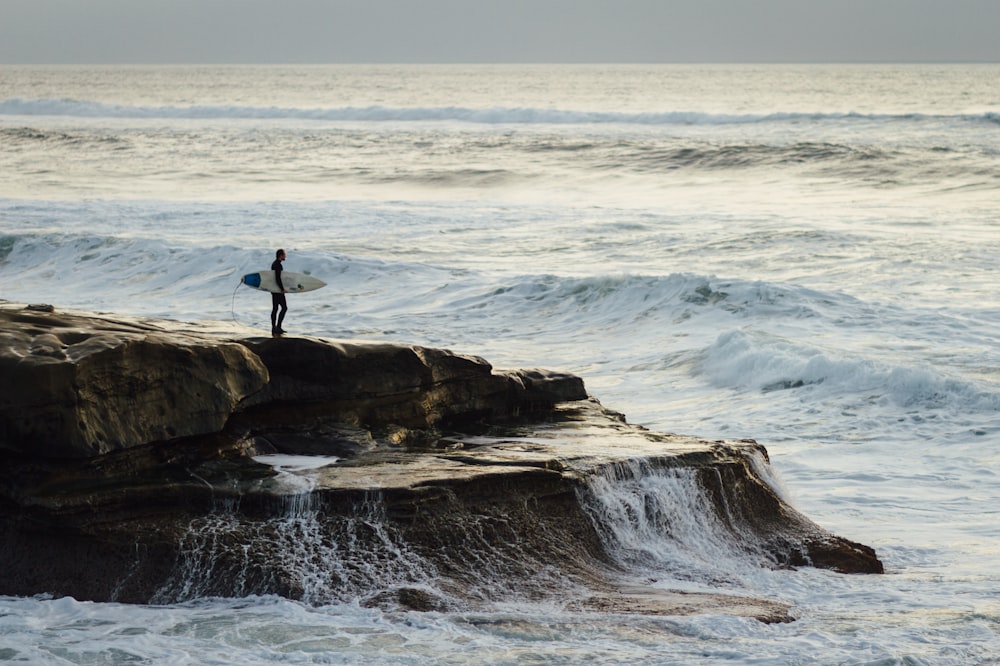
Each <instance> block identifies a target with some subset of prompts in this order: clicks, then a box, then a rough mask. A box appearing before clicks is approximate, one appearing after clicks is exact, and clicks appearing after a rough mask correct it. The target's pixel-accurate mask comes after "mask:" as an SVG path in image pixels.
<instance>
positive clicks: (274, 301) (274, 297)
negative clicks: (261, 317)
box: [271, 294, 284, 334]
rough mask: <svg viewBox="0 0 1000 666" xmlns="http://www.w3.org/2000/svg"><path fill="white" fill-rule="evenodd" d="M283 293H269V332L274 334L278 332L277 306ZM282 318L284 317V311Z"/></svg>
mask: <svg viewBox="0 0 1000 666" xmlns="http://www.w3.org/2000/svg"><path fill="white" fill-rule="evenodd" d="M283 296H284V294H271V333H272V334H276V333H277V332H278V319H277V317H278V307H279V306H280V305H281V301H282V297H283ZM281 314H282V318H284V313H281Z"/></svg>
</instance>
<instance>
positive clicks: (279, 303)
mask: <svg viewBox="0 0 1000 666" xmlns="http://www.w3.org/2000/svg"><path fill="white" fill-rule="evenodd" d="M284 260H285V251H284V250H278V251H277V252H276V253H275V254H274V262H273V263H272V264H271V270H272V271H274V281H275V282H277V283H278V289H280V290H281V293H272V294H271V335H281V334H282V333H284V332H285V329H283V328H281V322H282V321H284V319H285V313H286V312H288V303H287V301H286V300H285V285H283V284H282V283H281V271H282V270H284V269H283V267H282V266H281V262H282V261H284ZM279 308H280V310H281V312H280V313H279V312H278V310H279Z"/></svg>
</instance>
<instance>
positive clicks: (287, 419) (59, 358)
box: [0, 304, 882, 622]
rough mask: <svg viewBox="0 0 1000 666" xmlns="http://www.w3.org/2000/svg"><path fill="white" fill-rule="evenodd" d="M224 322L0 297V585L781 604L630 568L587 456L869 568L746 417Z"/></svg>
mask: <svg viewBox="0 0 1000 666" xmlns="http://www.w3.org/2000/svg"><path fill="white" fill-rule="evenodd" d="M245 334H246V331H239V330H233V329H227V328H226V327H225V326H221V325H220V326H215V327H213V326H211V325H208V324H196V325H195V324H181V323H178V322H168V321H160V320H130V319H123V318H117V317H113V318H111V317H106V316H103V315H93V314H88V313H63V312H60V311H58V309H54V310H53V311H52V312H44V311H37V310H26V309H25V308H24V307H23V305H18V304H0V341H2V348H0V368H2V370H3V373H4V376H5V378H6V377H12V378H16V382H5V386H4V388H3V389H2V390H0V458H2V460H0V463H2V465H3V467H2V469H3V471H2V472H0V561H2V562H3V563H4V567H3V568H2V571H0V594H14V595H32V594H38V593H48V594H56V595H71V596H74V597H77V598H79V599H93V600H116V601H124V602H139V603H147V602H154V603H156V602H174V601H181V600H186V599H191V598H196V597H199V596H207V595H221V596H242V595H249V594H279V595H283V596H288V597H291V598H297V599H302V600H304V601H306V602H310V603H330V602H335V601H345V600H361V602H362V603H365V604H368V605H375V606H390V607H401V608H411V609H418V610H440V609H459V608H474V607H476V606H477V605H482V604H489V603H494V602H500V601H510V600H516V599H519V598H520V599H557V600H561V602H562V603H565V604H566V605H567V606H568V607H569V608H572V609H578V610H580V612H635V613H645V614H688V613H701V612H717V613H730V614H735V615H745V616H749V617H757V618H758V619H761V620H762V621H768V622H774V621H787V620H788V619H789V615H788V608H787V607H786V606H784V605H783V604H780V603H775V602H772V601H767V600H756V599H747V598H743V597H733V596H728V595H717V594H701V595H698V594H682V593H679V592H676V593H675V592H670V591H665V590H657V589H653V588H642V589H638V588H636V587H635V586H634V585H632V584H630V583H627V582H625V578H624V577H623V576H622V575H621V574H622V572H621V562H620V561H619V560H618V559H616V555H615V553H614V552H612V551H613V548H612V545H613V544H612V542H613V538H611V537H609V534H608V531H609V530H610V529H611V526H609V525H608V524H606V521H607V520H609V519H608V518H607V517H601V516H602V514H601V511H595V509H594V505H595V498H594V495H595V492H596V490H595V488H597V487H598V486H597V485H595V479H596V480H600V481H601V483H606V484H612V485H614V484H619V485H621V484H626V485H627V484H630V483H634V482H635V481H636V480H637V479H640V480H641V479H647V478H650V477H655V476H656V475H667V476H668V477H671V478H673V476H677V475H682V476H683V477H684V479H686V480H687V481H689V482H691V483H693V484H695V485H696V487H697V488H698V498H699V507H698V510H699V511H704V512H705V515H706V516H710V517H711V522H712V524H713V526H714V527H713V529H716V530H719V531H720V532H721V533H723V534H724V536H725V538H727V539H731V540H732V541H733V542H734V543H739V544H740V548H741V549H743V550H745V552H746V553H747V557H748V558H751V559H753V560H754V561H759V562H760V564H761V566H768V567H776V568H778V567H798V566H807V565H811V566H820V567H824V568H829V569H833V570H835V571H840V572H844V573H877V572H881V570H882V565H881V563H880V562H879V560H878V559H877V557H876V555H875V553H874V551H872V549H870V548H868V547H867V546H864V545H861V544H856V543H853V542H850V541H848V540H846V539H843V538H840V537H837V536H836V535H833V534H831V533H829V532H828V531H826V530H824V529H822V528H821V527H819V526H818V525H816V524H814V523H813V522H811V521H810V520H809V519H807V518H806V517H805V516H803V515H802V514H800V513H799V512H797V511H795V510H794V509H793V508H792V507H790V506H789V505H787V504H786V503H785V502H783V501H782V500H781V499H780V498H779V497H778V496H777V495H776V494H775V492H774V491H773V489H772V488H770V487H769V486H768V485H767V483H766V482H765V481H764V480H763V479H762V475H761V474H760V473H759V470H760V467H761V466H762V465H764V466H766V465H767V457H766V451H765V450H764V449H763V447H761V446H760V445H758V444H757V443H755V442H753V441H750V440H744V441H706V440H702V439H698V438H695V437H686V436H679V435H672V434H664V433H656V432H651V431H648V430H646V429H644V428H641V427H638V426H634V425H631V424H628V423H627V422H626V421H625V419H624V417H622V416H621V415H620V414H617V413H615V412H612V411H610V410H607V409H606V408H604V407H603V406H601V405H600V404H599V403H598V402H597V401H596V400H594V399H593V398H590V397H589V396H587V394H586V391H585V389H584V386H583V382H582V381H581V380H580V379H579V378H577V377H574V376H572V375H567V374H565V373H557V372H549V371H545V370H516V371H498V370H495V369H494V368H492V367H491V366H490V364H489V363H488V362H486V361H485V360H483V359H481V358H478V357H474V356H465V355H460V354H454V353H452V352H449V351H446V350H439V349H427V348H422V347H416V346H410V345H393V344H387V343H365V342H349V341H329V340H320V339H315V338H278V339H271V338H259V337H253V336H247V335H245ZM12 383H14V384H16V385H17V388H15V387H12V386H11V384H12ZM183 424H188V425H183ZM98 432H100V434H101V436H100V437H97V435H96V433H98ZM671 475H672V476H671Z"/></svg>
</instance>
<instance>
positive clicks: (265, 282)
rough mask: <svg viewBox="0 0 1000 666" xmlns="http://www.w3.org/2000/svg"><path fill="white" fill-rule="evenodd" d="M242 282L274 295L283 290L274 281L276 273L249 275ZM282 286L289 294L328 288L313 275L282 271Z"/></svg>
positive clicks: (260, 272)
mask: <svg viewBox="0 0 1000 666" xmlns="http://www.w3.org/2000/svg"><path fill="white" fill-rule="evenodd" d="M240 281H241V282H242V283H243V284H245V285H246V286H248V287H252V288H254V289H260V290H261V291H269V292H271V293H273V294H280V293H281V289H278V282H277V281H276V280H275V279H274V271H258V272H256V273H247V274H246V275H244V276H243V277H242V278H241V280H240ZM281 284H283V285H285V291H287V292H288V293H289V294H296V293H298V292H301V291H312V290H313V289H319V288H320V287H325V286H326V282H323V281H322V280H320V279H319V278H314V277H313V276H311V275H305V274H303V273H295V272H293V271H281Z"/></svg>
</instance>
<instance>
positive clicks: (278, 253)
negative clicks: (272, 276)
mask: <svg viewBox="0 0 1000 666" xmlns="http://www.w3.org/2000/svg"><path fill="white" fill-rule="evenodd" d="M284 253H285V251H284V250H278V251H277V252H275V253H274V258H275V259H277V258H278V257H280V256H281V255H283V254H284Z"/></svg>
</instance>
